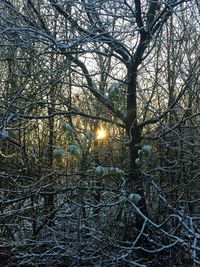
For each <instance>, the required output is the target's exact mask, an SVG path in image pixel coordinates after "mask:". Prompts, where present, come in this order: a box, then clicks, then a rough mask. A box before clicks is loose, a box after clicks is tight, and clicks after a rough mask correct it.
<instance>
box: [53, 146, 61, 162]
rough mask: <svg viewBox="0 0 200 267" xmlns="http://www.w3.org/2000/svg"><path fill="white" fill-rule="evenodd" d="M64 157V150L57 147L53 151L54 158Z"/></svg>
mask: <svg viewBox="0 0 200 267" xmlns="http://www.w3.org/2000/svg"><path fill="white" fill-rule="evenodd" d="M62 155H63V150H62V148H60V147H57V148H55V149H54V150H53V156H54V158H56V159H61V158H62Z"/></svg>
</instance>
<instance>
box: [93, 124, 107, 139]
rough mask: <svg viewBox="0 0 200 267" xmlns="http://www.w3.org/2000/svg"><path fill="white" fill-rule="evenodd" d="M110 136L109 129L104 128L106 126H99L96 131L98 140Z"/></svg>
mask: <svg viewBox="0 0 200 267" xmlns="http://www.w3.org/2000/svg"><path fill="white" fill-rule="evenodd" d="M107 136H108V133H107V131H106V130H105V129H104V128H102V127H101V128H99V129H98V130H97V131H96V138H97V140H103V139H105V138H106V137H107Z"/></svg>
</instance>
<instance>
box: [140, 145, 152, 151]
mask: <svg viewBox="0 0 200 267" xmlns="http://www.w3.org/2000/svg"><path fill="white" fill-rule="evenodd" d="M142 150H143V151H146V152H150V151H151V146H149V145H144V146H143V147H142Z"/></svg>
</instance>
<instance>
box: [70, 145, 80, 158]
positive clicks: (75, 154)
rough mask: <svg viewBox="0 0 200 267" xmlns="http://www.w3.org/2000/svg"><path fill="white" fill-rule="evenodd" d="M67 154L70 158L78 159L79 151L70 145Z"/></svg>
mask: <svg viewBox="0 0 200 267" xmlns="http://www.w3.org/2000/svg"><path fill="white" fill-rule="evenodd" d="M67 152H69V153H70V154H71V155H72V156H74V157H79V156H80V150H79V148H78V147H77V146H75V145H70V146H68V148H67Z"/></svg>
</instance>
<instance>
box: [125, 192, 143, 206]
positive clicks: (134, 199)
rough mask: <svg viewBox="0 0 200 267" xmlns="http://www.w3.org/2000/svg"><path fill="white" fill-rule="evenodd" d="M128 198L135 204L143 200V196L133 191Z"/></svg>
mask: <svg viewBox="0 0 200 267" xmlns="http://www.w3.org/2000/svg"><path fill="white" fill-rule="evenodd" d="M128 199H129V200H130V201H131V202H133V203H134V204H137V203H138V202H139V201H140V200H141V196H140V195H139V194H135V193H131V194H130V195H129V197H128Z"/></svg>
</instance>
